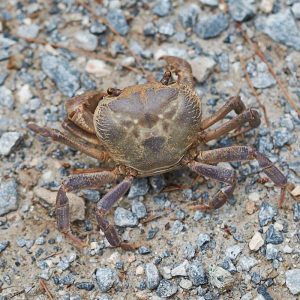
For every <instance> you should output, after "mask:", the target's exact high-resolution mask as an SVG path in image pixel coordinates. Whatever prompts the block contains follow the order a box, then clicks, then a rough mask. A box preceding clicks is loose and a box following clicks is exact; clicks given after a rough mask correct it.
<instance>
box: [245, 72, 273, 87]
mask: <svg viewBox="0 0 300 300" xmlns="http://www.w3.org/2000/svg"><path fill="white" fill-rule="evenodd" d="M251 79H252V82H253V85H254V87H255V88H257V89H266V88H269V87H271V86H273V85H275V84H276V80H275V79H274V78H273V76H272V75H271V74H270V73H269V72H258V73H257V74H256V76H255V77H252V78H251Z"/></svg>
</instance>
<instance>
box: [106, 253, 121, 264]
mask: <svg viewBox="0 0 300 300" xmlns="http://www.w3.org/2000/svg"><path fill="white" fill-rule="evenodd" d="M119 260H120V254H119V253H118V252H114V253H113V254H112V255H111V256H110V257H109V258H108V259H107V262H108V263H111V264H113V265H115V264H116V263H117V262H118V261H119Z"/></svg>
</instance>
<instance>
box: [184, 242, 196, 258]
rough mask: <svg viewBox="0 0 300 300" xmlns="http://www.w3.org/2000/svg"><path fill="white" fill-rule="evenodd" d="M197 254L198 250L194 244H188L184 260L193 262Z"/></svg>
mask: <svg viewBox="0 0 300 300" xmlns="http://www.w3.org/2000/svg"><path fill="white" fill-rule="evenodd" d="M195 254H196V249H195V247H194V246H193V245H192V243H187V244H186V246H185V248H184V258H186V259H187V260H191V259H192V258H194V257H195Z"/></svg>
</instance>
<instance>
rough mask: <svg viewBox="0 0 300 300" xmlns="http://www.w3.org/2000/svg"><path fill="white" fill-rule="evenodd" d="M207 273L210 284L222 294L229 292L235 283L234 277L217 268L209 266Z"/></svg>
mask: <svg viewBox="0 0 300 300" xmlns="http://www.w3.org/2000/svg"><path fill="white" fill-rule="evenodd" d="M208 273H209V281H210V284H211V285H213V286H214V287H216V288H218V289H220V291H221V292H222V293H223V292H225V291H228V290H230V289H231V288H232V287H233V285H234V283H235V280H234V277H233V276H232V275H231V274H230V273H229V272H228V271H226V270H224V269H223V268H221V267H219V266H211V267H210V269H209V272H208Z"/></svg>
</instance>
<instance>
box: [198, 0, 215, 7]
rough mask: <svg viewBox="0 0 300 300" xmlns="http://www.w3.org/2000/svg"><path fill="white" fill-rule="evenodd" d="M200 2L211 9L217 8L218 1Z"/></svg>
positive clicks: (206, 0)
mask: <svg viewBox="0 0 300 300" xmlns="http://www.w3.org/2000/svg"><path fill="white" fill-rule="evenodd" d="M200 2H201V3H202V4H204V5H208V6H211V7H217V6H218V5H219V0H200Z"/></svg>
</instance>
